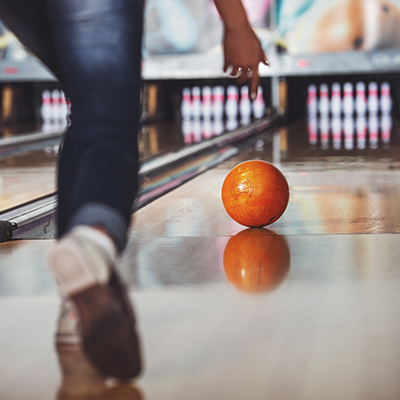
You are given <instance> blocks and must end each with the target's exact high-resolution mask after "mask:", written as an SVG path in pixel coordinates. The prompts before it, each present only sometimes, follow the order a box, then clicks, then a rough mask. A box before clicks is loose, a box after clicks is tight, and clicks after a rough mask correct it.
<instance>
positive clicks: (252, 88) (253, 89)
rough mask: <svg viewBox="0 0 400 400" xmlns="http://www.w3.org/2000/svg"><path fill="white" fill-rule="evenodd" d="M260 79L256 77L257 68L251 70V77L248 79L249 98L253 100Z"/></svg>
mask: <svg viewBox="0 0 400 400" xmlns="http://www.w3.org/2000/svg"><path fill="white" fill-rule="evenodd" d="M259 80H260V77H259V76H258V68H257V67H256V68H254V69H253V76H252V77H251V79H250V98H251V99H252V100H254V99H255V98H256V97H257V90H258V83H259Z"/></svg>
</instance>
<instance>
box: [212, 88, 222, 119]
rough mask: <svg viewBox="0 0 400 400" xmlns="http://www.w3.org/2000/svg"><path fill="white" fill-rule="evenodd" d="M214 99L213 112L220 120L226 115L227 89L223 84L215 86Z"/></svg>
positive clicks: (215, 117)
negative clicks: (225, 89)
mask: <svg viewBox="0 0 400 400" xmlns="http://www.w3.org/2000/svg"><path fill="white" fill-rule="evenodd" d="M212 92H213V93H212V94H213V101H212V114H213V117H214V119H216V120H219V119H222V118H223V116H224V101H225V94H224V93H225V91H224V87H223V86H215V87H214V88H213V90H212Z"/></svg>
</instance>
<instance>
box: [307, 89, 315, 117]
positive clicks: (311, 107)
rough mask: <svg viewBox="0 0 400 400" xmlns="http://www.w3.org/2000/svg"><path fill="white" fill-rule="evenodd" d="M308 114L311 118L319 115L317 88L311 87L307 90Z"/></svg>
mask: <svg viewBox="0 0 400 400" xmlns="http://www.w3.org/2000/svg"><path fill="white" fill-rule="evenodd" d="M307 113H308V115H310V116H316V115H317V87H316V86H315V85H310V86H309V87H308V89H307Z"/></svg>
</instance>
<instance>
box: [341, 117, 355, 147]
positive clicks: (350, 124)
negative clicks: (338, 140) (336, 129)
mask: <svg viewBox="0 0 400 400" xmlns="http://www.w3.org/2000/svg"><path fill="white" fill-rule="evenodd" d="M343 131H344V147H345V148H346V149H347V150H352V149H353V147H354V120H353V117H346V118H345V119H344V121H343Z"/></svg>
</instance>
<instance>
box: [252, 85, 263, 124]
mask: <svg viewBox="0 0 400 400" xmlns="http://www.w3.org/2000/svg"><path fill="white" fill-rule="evenodd" d="M263 93H264V92H263V88H262V87H261V86H259V87H258V90H257V97H256V98H255V99H254V101H253V115H254V118H257V119H260V118H263V117H264V116H265V101H264V95H263Z"/></svg>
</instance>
